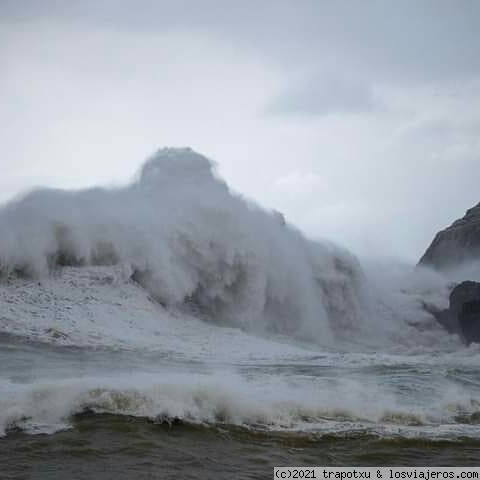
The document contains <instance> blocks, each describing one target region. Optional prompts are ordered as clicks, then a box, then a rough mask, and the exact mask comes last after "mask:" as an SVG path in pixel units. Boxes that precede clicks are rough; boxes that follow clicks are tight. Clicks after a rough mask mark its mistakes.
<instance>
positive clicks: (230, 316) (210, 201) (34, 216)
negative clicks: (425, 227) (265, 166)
mask: <svg viewBox="0 0 480 480" xmlns="http://www.w3.org/2000/svg"><path fill="white" fill-rule="evenodd" d="M66 265H67V266H74V267H86V266H92V265H104V266H105V265H113V266H114V267H115V268H114V269H112V271H111V272H110V273H108V274H105V278H106V280H105V281H107V282H108V281H109V280H108V278H107V277H112V278H113V279H115V282H116V283H115V287H117V288H118V292H117V293H118V294H117V297H118V296H119V295H121V293H120V292H121V289H122V288H123V289H124V290H125V289H126V288H127V287H126V286H125V285H127V284H128V281H129V280H134V281H135V282H137V283H138V284H140V285H141V286H142V287H143V288H145V289H146V291H148V292H149V293H150V295H152V297H153V298H154V299H155V300H156V301H157V302H159V303H160V304H162V305H163V306H164V307H165V308H166V309H167V310H168V312H170V313H171V312H173V311H183V312H186V313H188V314H190V315H194V316H196V317H197V318H201V319H202V320H204V321H207V322H212V323H215V324H218V325H226V326H232V327H241V328H243V329H244V330H249V331H253V332H257V333H260V334H265V333H266V332H268V333H270V334H271V333H274V334H283V335H288V336H290V337H295V338H297V339H307V340H309V341H313V342H317V343H320V344H323V345H332V344H333V343H334V342H335V341H338V340H342V341H352V342H353V343H355V344H359V345H370V346H371V345H373V346H379V345H385V344H402V345H410V346H415V345H425V344H428V345H436V344H438V343H439V338H446V334H445V333H444V332H442V330H441V328H440V327H439V326H438V325H437V324H436V322H435V321H434V320H433V318H432V316H431V315H430V314H428V313H427V312H426V311H425V310H424V309H423V302H424V301H425V300H428V301H429V302H430V303H433V304H438V305H444V304H445V302H446V298H447V294H448V290H447V289H446V287H445V286H446V284H447V281H446V279H441V278H439V277H435V275H433V274H428V275H427V274H421V272H420V273H419V272H416V273H415V274H408V275H406V274H403V276H402V277H401V281H400V280H399V278H398V276H397V277H395V275H394V274H393V275H392V273H391V272H389V274H388V275H385V274H383V276H382V274H381V272H378V271H377V272H375V274H374V275H373V276H372V275H370V276H369V277H368V278H367V277H366V276H365V274H364V273H363V272H362V269H361V267H360V265H359V263H358V261H357V260H356V259H355V258H354V256H352V255H351V254H350V253H348V252H347V251H345V250H343V249H341V248H339V247H336V246H334V245H332V244H330V243H327V242H322V243H319V242H312V241H309V240H307V239H306V238H305V237H304V236H303V235H302V234H301V233H300V232H299V231H297V230H295V229H294V228H293V227H292V226H291V225H289V224H285V221H284V219H283V217H282V215H281V214H278V213H276V212H269V211H266V210H264V209H262V208H260V207H259V206H257V205H255V204H253V203H252V202H249V201H246V200H245V199H243V198H242V197H241V196H239V195H236V194H234V193H232V192H231V191H230V190H229V188H228V187H227V185H226V184H225V183H224V182H223V181H222V180H221V179H219V178H218V176H217V175H216V173H215V169H214V166H213V165H212V163H211V162H210V161H209V160H207V159H206V158H205V157H203V156H201V155H199V154H197V153H195V152H193V151H192V150H190V149H163V150H160V151H159V152H157V154H155V155H154V156H153V157H152V158H151V159H150V160H148V161H147V163H146V164H145V165H144V167H143V168H142V170H141V172H140V173H139V175H138V176H137V178H136V179H135V180H134V181H133V182H132V183H131V184H130V185H128V186H125V187H121V188H115V189H101V188H97V189H90V190H82V191H60V190H37V191H35V192H32V193H30V194H28V195H26V196H25V197H23V198H20V199H17V200H16V201H14V202H11V203H9V204H7V205H6V206H4V207H3V208H2V209H1V210H0V271H1V272H2V273H3V278H4V279H5V278H9V275H11V274H12V273H21V274H26V275H27V276H30V277H32V278H34V279H40V280H41V282H42V284H41V286H40V287H39V288H37V287H36V286H35V284H34V283H33V282H32V284H30V286H28V287H25V286H24V287H22V288H24V291H23V300H26V301H27V307H28V308H30V307H29V306H28V298H29V295H30V294H31V295H32V296H34V297H35V298H36V299H37V300H36V301H35V302H33V303H37V301H40V303H42V302H43V310H42V311H41V312H39V311H38V310H39V309H38V308H37V307H36V306H35V305H34V306H33V307H32V308H30V310H28V308H24V309H23V311H22V312H20V313H19V312H18V308H17V307H18V305H19V304H21V302H22V301H23V300H22V299H21V298H20V299H19V302H17V306H16V307H11V306H10V307H9V308H8V309H6V310H5V311H6V312H7V313H6V314H5V315H4V316H2V317H1V319H0V322H1V323H2V324H3V329H4V330H7V331H13V332H14V333H18V334H22V332H21V330H22V328H23V327H22V325H23V326H24V327H25V329H26V330H25V332H24V333H25V334H30V333H32V332H34V331H38V328H36V326H38V325H42V328H43V324H42V318H43V319H45V318H46V317H48V318H51V316H49V315H48V309H49V304H48V299H49V298H50V299H56V300H58V301H59V302H60V303H62V302H63V304H64V306H65V309H63V310H62V314H61V315H60V316H61V317H62V318H63V320H64V322H65V326H62V321H60V320H59V319H57V320H58V321H56V322H55V325H52V327H51V328H55V329H56V330H57V331H59V332H62V331H64V330H65V329H67V330H68V329H70V330H72V329H71V328H70V326H71V325H72V324H73V323H74V324H75V326H74V330H75V331H76V332H77V334H78V335H76V336H77V337H79V336H81V335H80V334H79V332H80V331H81V330H82V329H84V330H85V331H87V330H88V332H89V333H88V335H89V339H90V341H92V342H93V343H98V342H100V343H101V340H99V336H98V335H100V336H102V335H103V336H104V337H105V331H103V330H102V333H101V334H98V335H96V334H95V333H93V332H92V328H91V327H92V322H93V323H95V322H97V321H100V322H101V320H99V317H105V315H106V316H107V317H108V308H106V307H105V304H112V303H122V302H121V301H117V300H118V299H117V300H113V296H114V295H113V294H111V293H109V294H108V295H109V298H110V300H108V301H103V300H102V299H101V298H99V299H98V301H97V302H96V306H95V307H92V306H91V305H90V307H88V308H87V307H84V306H82V305H85V304H88V298H85V299H84V301H82V299H81V298H79V295H78V292H79V291H81V290H79V289H81V288H84V289H87V290H88V288H89V287H88V286H86V284H85V282H82V281H80V282H77V281H76V280H75V279H73V280H72V279H71V280H70V285H69V289H70V293H69V292H67V291H66V290H64V291H63V292H60V293H59V290H61V289H60V288H59V286H58V285H57V286H55V285H54V284H53V283H52V281H50V280H48V279H49V278H50V279H51V278H52V277H51V276H50V277H49V275H51V273H52V271H54V270H55V268H56V267H59V266H66ZM77 270H78V271H80V270H82V269H77ZM71 275H72V276H74V273H72V274H71ZM76 275H78V277H79V278H80V277H82V275H83V276H84V274H82V273H78V274H76ZM60 277H61V275H60ZM53 278H57V280H58V274H57V276H56V277H53ZM117 280H118V281H117ZM58 281H59V282H63V281H64V280H63V279H60V280H58ZM402 282H403V283H402ZM57 283H58V282H57ZM42 285H43V287H44V288H43V290H42ZM93 285H94V286H95V285H96V286H98V281H97V282H95V281H93ZM17 287H18V284H17V285H14V286H13V287H12V283H11V284H10V285H8V284H6V283H5V282H3V284H2V285H1V289H2V292H3V301H6V300H5V298H7V297H8V298H9V297H14V298H16V297H15V293H14V292H18V290H17ZM91 288H92V286H90V290H91ZM93 288H95V287H93ZM25 289H29V291H30V294H29V293H28V292H27V291H26V290H25ZM72 295H73V296H75V297H76V301H75V302H74V305H72V306H70V311H69V309H68V308H67V306H68V300H69V298H70V296H72ZM0 297H2V296H1V295H0ZM17 297H18V295H17ZM80 297H81V295H80ZM0 300H2V298H0ZM132 301H137V304H136V306H137V308H139V309H140V310H142V311H143V310H144V309H145V308H146V309H147V310H148V309H149V308H150V306H149V305H148V302H146V300H145V298H143V299H141V301H138V298H137V299H136V300H134V299H133V297H132ZM102 302H103V303H104V305H103V306H102V305H101V304H102ZM105 302H106V303H105ZM30 303H32V302H30ZM125 303H127V302H123V304H125ZM124 308H126V309H127V311H128V314H131V311H132V310H133V308H132V307H128V306H125V305H124ZM16 309H17V310H16ZM71 310H73V312H72V311H71ZM111 310H115V308H114V306H113V307H112V308H110V311H111ZM9 311H10V312H11V314H8V312H9ZM32 312H34V314H33V315H31V313H32ZM75 313H76V314H77V317H76V318H74V314H75ZM162 315H163V314H162ZM162 315H159V316H162ZM120 316H121V315H120V314H119V317H120ZM163 316H165V315H163ZM80 317H82V318H83V320H81V321H80V320H79V318H80ZM85 317H87V318H90V320H91V322H90V323H88V322H86V321H85ZM140 317H141V315H140ZM129 321H131V318H130V319H129ZM44 323H45V322H44ZM47 323H48V322H47ZM119 323H120V322H119ZM134 324H136V325H134V326H133V327H134V328H135V326H138V327H139V328H140V324H141V319H139V320H135V322H134ZM27 327H28V328H27ZM117 327H119V325H117V326H116V325H115V321H114V320H112V321H111V322H110V328H111V331H112V333H111V335H110V337H117V338H119V334H118V332H121V329H120V328H117ZM46 328H50V327H46ZM102 328H103V327H102ZM134 328H133V329H131V330H132V331H131V332H130V335H128V339H131V338H135V337H136V336H137V335H136V334H135V332H133V330H134ZM93 330H94V329H93ZM150 330H151V331H152V328H151V329H150ZM414 332H416V333H414ZM37 333H38V332H37ZM54 333H55V332H54ZM70 333H72V332H70ZM97 333H98V332H97ZM61 339H62V338H61V334H59V335H57V337H56V340H57V341H61ZM120 340H121V339H120V338H119V341H120ZM123 340H125V339H123ZM123 340H122V341H123ZM444 341H446V342H447V343H448V342H452V339H449V340H444Z"/></svg>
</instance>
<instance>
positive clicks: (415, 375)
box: [0, 149, 480, 480]
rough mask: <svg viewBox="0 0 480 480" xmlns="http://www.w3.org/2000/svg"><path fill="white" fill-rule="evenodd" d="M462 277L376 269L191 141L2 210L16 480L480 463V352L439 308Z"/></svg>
mask: <svg viewBox="0 0 480 480" xmlns="http://www.w3.org/2000/svg"><path fill="white" fill-rule="evenodd" d="M476 271H477V272H478V269H477V270H475V269H473V268H472V269H471V270H470V273H469V275H470V276H469V277H468V278H470V279H475V278H477V277H475V276H474V275H476V274H475V272H476ZM456 275H458V277H457V278H454V277H448V276H442V275H439V274H435V273H433V272H430V271H428V270H423V269H418V268H417V269H414V268H413V267H408V266H399V265H393V264H384V265H381V266H380V265H378V264H376V265H374V264H366V263H364V264H362V265H360V263H359V262H358V261H357V259H355V258H354V257H353V256H352V255H351V254H350V253H348V252H346V251H345V250H343V249H341V248H338V247H336V246H333V245H331V244H329V243H328V242H312V241H310V240H308V239H306V238H305V237H304V236H303V235H302V234H301V233H300V232H298V231H297V230H295V229H294V228H293V227H292V226H290V225H288V224H286V223H285V221H284V218H283V217H282V216H281V215H280V214H278V213H276V212H268V211H265V210H263V209H261V208H260V207H258V206H255V205H253V204H251V203H250V202H246V201H245V200H244V199H242V198H241V197H240V196H238V195H236V194H234V193H232V192H230V190H229V189H228V187H227V186H226V185H225V184H224V183H223V182H222V181H221V180H219V179H218V177H217V176H216V175H215V172H214V171H213V170H212V165H211V164H210V163H209V161H208V160H207V159H205V158H204V157H202V156H200V155H198V154H196V153H194V152H192V151H191V150H189V149H181V150H174V149H166V150H162V151H160V152H159V153H158V154H157V155H156V156H155V157H153V158H152V159H150V160H149V162H147V163H146V165H145V166H144V168H143V170H142V172H141V173H140V175H139V177H138V178H137V179H136V180H135V181H134V182H132V184H130V185H128V186H125V187H122V188H118V189H110V190H108V189H91V190H85V191H80V192H64V191H53V190H44V191H37V192H34V193H32V194H30V195H27V196H26V197H25V198H23V199H18V200H17V201H16V202H13V203H10V204H8V205H6V206H5V207H3V208H2V209H0V479H2V480H3V479H10V478H18V479H21V478H26V479H58V478H68V479H70V478H72V479H109V478H114V479H132V478H135V479H143V478H192V479H203V478H209V479H210V478H212V479H213V478H240V479H241V478H271V476H272V473H273V467H274V466H281V465H310V466H311V465H317V466H318V465H371V466H374V465H396V466H399V465H406V466H412V465H419V466H425V465H450V466H455V465H457V466H465V465H478V460H479V458H480V346H479V345H471V346H470V347H466V346H464V345H463V344H462V342H461V341H460V339H459V338H457V337H456V336H452V335H448V334H447V333H446V332H445V331H444V330H443V329H442V328H441V327H440V326H439V325H438V324H437V322H436V321H435V320H434V318H433V317H432V316H431V315H430V314H429V313H428V311H427V310H428V309H426V308H425V305H429V306H433V307H436V308H445V307H446V306H447V303H448V292H449V288H451V287H450V285H451V282H452V281H454V280H456V279H458V278H460V279H465V278H464V276H462V275H465V273H459V272H457V273H456ZM472 275H473V276H472Z"/></svg>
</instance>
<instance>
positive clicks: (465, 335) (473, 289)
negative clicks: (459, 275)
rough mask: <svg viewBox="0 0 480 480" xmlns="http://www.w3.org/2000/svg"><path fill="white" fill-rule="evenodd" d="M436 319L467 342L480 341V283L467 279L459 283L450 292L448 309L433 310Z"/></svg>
mask: <svg viewBox="0 0 480 480" xmlns="http://www.w3.org/2000/svg"><path fill="white" fill-rule="evenodd" d="M430 313H432V314H433V315H434V316H435V317H436V319H437V320H438V321H439V323H440V324H441V325H443V326H444V327H445V329H446V330H447V331H449V332H450V333H457V334H458V335H460V337H461V338H462V339H463V340H464V341H465V343H466V344H470V343H473V342H475V343H480V283H478V282H471V281H466V282H462V283H460V284H458V285H457V286H456V287H455V288H454V289H453V290H452V292H451V294H450V306H449V308H448V309H447V310H442V311H432V310H431V309H430Z"/></svg>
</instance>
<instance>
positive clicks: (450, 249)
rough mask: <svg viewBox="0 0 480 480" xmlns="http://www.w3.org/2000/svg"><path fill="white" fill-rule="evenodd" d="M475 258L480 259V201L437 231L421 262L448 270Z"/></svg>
mask: <svg viewBox="0 0 480 480" xmlns="http://www.w3.org/2000/svg"><path fill="white" fill-rule="evenodd" d="M475 259H478V260H480V203H479V204H478V205H476V206H475V207H473V208H470V209H469V210H467V213H466V214H465V216H464V217H463V218H461V219H459V220H456V221H455V222H453V223H452V225H450V226H449V227H448V228H446V229H445V230H442V231H441V232H439V233H437V235H436V236H435V238H434V240H433V242H432V243H431V245H430V246H429V247H428V249H427V251H426V252H425V253H424V255H423V257H422V258H421V259H420V262H419V264H420V265H425V266H429V267H433V268H435V269H437V270H448V269H449V268H452V267H455V266H458V265H460V264H462V263H464V262H465V261H468V260H475Z"/></svg>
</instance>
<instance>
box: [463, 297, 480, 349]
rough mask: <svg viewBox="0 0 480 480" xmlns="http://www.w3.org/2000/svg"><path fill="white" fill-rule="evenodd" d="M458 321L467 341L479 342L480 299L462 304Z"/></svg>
mask: <svg viewBox="0 0 480 480" xmlns="http://www.w3.org/2000/svg"><path fill="white" fill-rule="evenodd" d="M458 323H459V325H460V329H461V331H462V333H463V337H464V339H465V341H466V342H467V343H472V342H475V343H480V299H478V300H471V301H469V302H466V303H464V304H463V307H462V310H461V312H460V314H459V316H458Z"/></svg>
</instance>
